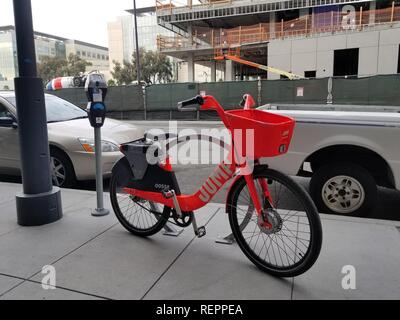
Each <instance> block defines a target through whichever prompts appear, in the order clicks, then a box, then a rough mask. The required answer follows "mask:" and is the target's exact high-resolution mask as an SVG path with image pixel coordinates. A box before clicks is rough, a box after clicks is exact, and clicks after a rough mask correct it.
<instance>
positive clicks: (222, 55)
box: [214, 49, 303, 80]
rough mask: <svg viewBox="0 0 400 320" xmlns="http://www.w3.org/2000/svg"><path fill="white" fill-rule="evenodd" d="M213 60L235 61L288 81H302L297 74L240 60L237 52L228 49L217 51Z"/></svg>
mask: <svg viewBox="0 0 400 320" xmlns="http://www.w3.org/2000/svg"><path fill="white" fill-rule="evenodd" d="M214 60H217V61H223V60H232V61H235V62H237V63H240V64H244V65H247V66H250V67H253V68H257V69H261V70H264V71H268V72H272V73H275V74H279V75H281V76H285V77H287V78H288V79H290V80H296V79H303V77H302V76H299V75H297V74H294V73H292V72H288V71H284V70H280V69H278V68H274V67H269V66H265V65H262V64H259V63H255V62H252V61H248V60H245V59H242V58H241V57H240V54H238V50H236V51H232V50H230V49H221V50H217V52H216V55H215V57H214Z"/></svg>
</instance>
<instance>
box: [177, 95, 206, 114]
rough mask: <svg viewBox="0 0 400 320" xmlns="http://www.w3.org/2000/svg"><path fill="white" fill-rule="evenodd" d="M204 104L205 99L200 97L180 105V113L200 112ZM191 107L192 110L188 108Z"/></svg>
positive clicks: (182, 102)
mask: <svg viewBox="0 0 400 320" xmlns="http://www.w3.org/2000/svg"><path fill="white" fill-rule="evenodd" d="M203 104H204V98H203V97H202V96H200V95H198V96H196V97H194V98H192V99H189V100H185V101H181V102H179V103H178V111H199V110H200V107H201V106H202V105H203ZM189 106H191V107H190V108H187V107H189Z"/></svg>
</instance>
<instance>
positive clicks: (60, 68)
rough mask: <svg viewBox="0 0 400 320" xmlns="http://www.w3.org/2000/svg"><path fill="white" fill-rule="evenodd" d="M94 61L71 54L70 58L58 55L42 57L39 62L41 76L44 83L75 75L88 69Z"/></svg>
mask: <svg viewBox="0 0 400 320" xmlns="http://www.w3.org/2000/svg"><path fill="white" fill-rule="evenodd" d="M91 65H92V63H90V62H88V61H86V60H83V59H81V58H80V57H79V56H78V55H75V54H72V53H71V54H70V55H69V56H68V59H67V60H65V59H61V58H58V57H42V58H41V61H40V63H39V64H38V74H39V77H40V78H42V79H43V82H44V83H47V82H49V81H50V80H52V79H54V78H57V77H75V76H79V75H80V74H82V73H84V72H85V71H86V67H89V66H91Z"/></svg>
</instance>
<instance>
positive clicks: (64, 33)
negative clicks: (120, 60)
mask: <svg viewBox="0 0 400 320" xmlns="http://www.w3.org/2000/svg"><path fill="white" fill-rule="evenodd" d="M31 1H32V11H33V27H34V29H35V31H39V32H44V33H50V34H53V35H56V36H60V37H65V38H70V39H75V40H80V41H85V42H89V43H93V44H97V45H101V46H106V47H108V40H107V22H111V21H114V20H115V18H116V17H117V16H121V15H126V14H128V13H127V12H126V11H125V10H126V9H132V8H133V0H31ZM12 3H13V1H12V0H0V26H4V25H14V14H13V10H12ZM154 4H155V0H136V5H137V7H138V8H141V7H148V6H154Z"/></svg>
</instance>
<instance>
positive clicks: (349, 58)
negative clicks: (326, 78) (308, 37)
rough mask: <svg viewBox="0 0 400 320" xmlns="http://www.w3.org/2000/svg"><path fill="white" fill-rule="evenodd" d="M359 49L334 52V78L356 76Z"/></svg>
mask: <svg viewBox="0 0 400 320" xmlns="http://www.w3.org/2000/svg"><path fill="white" fill-rule="evenodd" d="M358 57H359V49H358V48H356V49H344V50H335V54H334V61H333V75H334V76H335V77H343V76H357V75H358Z"/></svg>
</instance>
